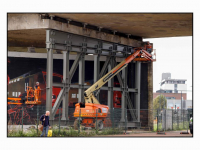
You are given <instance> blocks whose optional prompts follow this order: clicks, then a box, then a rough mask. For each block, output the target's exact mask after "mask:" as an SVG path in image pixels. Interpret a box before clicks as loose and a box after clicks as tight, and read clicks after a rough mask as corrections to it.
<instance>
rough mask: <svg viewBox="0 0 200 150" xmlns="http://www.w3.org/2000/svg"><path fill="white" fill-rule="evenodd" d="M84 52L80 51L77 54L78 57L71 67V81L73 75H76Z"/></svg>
mask: <svg viewBox="0 0 200 150" xmlns="http://www.w3.org/2000/svg"><path fill="white" fill-rule="evenodd" d="M81 56H82V54H81V53H79V54H78V55H77V56H76V59H75V60H74V63H73V65H72V67H71V69H70V72H69V77H70V81H71V80H72V77H73V76H74V73H75V71H76V69H77V67H78V64H79V60H80V58H81Z"/></svg>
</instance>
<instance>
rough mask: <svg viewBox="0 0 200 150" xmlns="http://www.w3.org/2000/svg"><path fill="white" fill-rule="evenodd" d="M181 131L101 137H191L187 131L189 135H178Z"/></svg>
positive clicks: (128, 133) (128, 132) (129, 133)
mask: <svg viewBox="0 0 200 150" xmlns="http://www.w3.org/2000/svg"><path fill="white" fill-rule="evenodd" d="M181 132H187V130H183V131H166V132H165V134H164V133H163V134H157V132H135V133H133V132H130V131H127V133H126V134H117V135H103V137H193V136H192V134H190V132H189V131H188V133H189V134H180V133H181Z"/></svg>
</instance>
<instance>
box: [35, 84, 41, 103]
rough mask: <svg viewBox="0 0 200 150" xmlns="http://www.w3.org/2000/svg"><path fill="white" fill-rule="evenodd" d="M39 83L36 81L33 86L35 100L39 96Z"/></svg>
mask: <svg viewBox="0 0 200 150" xmlns="http://www.w3.org/2000/svg"><path fill="white" fill-rule="evenodd" d="M39 85H40V83H39V82H36V85H35V87H34V90H35V92H34V95H35V100H36V101H38V99H39V96H40V86H39Z"/></svg>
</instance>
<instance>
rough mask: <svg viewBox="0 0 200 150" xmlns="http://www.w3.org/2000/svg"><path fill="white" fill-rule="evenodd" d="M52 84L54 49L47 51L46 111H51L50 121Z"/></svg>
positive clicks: (51, 117) (51, 118)
mask: <svg viewBox="0 0 200 150" xmlns="http://www.w3.org/2000/svg"><path fill="white" fill-rule="evenodd" d="M52 82H53V49H47V75H46V111H47V110H48V111H50V120H53V115H52Z"/></svg>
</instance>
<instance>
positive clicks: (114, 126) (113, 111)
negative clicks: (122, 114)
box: [113, 107, 115, 128]
mask: <svg viewBox="0 0 200 150" xmlns="http://www.w3.org/2000/svg"><path fill="white" fill-rule="evenodd" d="M114 112H115V111H114V107H113V128H115V113H114Z"/></svg>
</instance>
